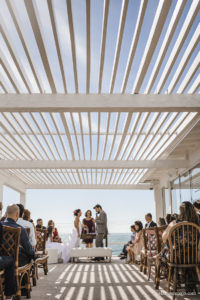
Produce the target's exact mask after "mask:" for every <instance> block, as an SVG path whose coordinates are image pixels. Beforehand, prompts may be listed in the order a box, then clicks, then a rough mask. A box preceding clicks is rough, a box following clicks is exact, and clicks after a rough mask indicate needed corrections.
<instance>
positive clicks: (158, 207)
mask: <svg viewBox="0 0 200 300" xmlns="http://www.w3.org/2000/svg"><path fill="white" fill-rule="evenodd" d="M153 189H154V201H155V212H156V221H157V222H158V219H159V217H164V197H163V190H162V187H161V186H160V184H159V183H156V184H154V186H153Z"/></svg>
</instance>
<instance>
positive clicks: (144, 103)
mask: <svg viewBox="0 0 200 300" xmlns="http://www.w3.org/2000/svg"><path fill="white" fill-rule="evenodd" d="M136 2H138V3H136ZM116 3H117V2H115V3H114V2H113V1H109V0H105V1H103V0H99V1H96V2H93V1H90V0H86V1H80V0H75V1H71V0H66V1H65V0H59V1H55V0H44V1H38V0H24V1H23V0H0V59H1V61H0V63H1V65H0V201H2V186H3V185H8V186H10V187H12V188H14V189H16V190H18V191H19V192H20V193H21V202H22V203H24V204H25V194H26V189H52V188H53V189H154V195H155V201H156V216H157V217H158V216H161V215H163V214H164V209H165V208H164V207H165V205H164V194H163V188H169V189H170V182H171V181H172V180H173V179H174V178H176V177H177V176H178V175H179V174H181V173H182V172H184V171H185V170H187V169H190V168H191V167H193V166H194V165H195V164H196V163H198V162H200V151H199V146H200V114H199V113H200V97H199V90H200V74H199V64H200V53H199V37H200V25H199V23H198V16H199V8H200V1H199V0H193V1H189V2H188V1H186V0H180V1H171V0H159V1H154V0H149V1H147V0H141V1H131V0H130V1H128V0H123V1H121V2H120V1H118V3H117V4H116ZM114 8H115V9H114ZM133 8H134V10H133ZM151 10H152V13H151V14H150V11H151ZM147 26H148V27H147ZM130 36H131V40H130ZM170 195H171V194H170ZM170 205H171V204H170Z"/></svg>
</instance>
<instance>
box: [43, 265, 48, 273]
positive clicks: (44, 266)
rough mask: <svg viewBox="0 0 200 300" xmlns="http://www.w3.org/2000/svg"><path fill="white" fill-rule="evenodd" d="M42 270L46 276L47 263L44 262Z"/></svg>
mask: <svg viewBox="0 0 200 300" xmlns="http://www.w3.org/2000/svg"><path fill="white" fill-rule="evenodd" d="M43 269H44V275H47V273H48V265H47V262H45V263H44V264H43Z"/></svg>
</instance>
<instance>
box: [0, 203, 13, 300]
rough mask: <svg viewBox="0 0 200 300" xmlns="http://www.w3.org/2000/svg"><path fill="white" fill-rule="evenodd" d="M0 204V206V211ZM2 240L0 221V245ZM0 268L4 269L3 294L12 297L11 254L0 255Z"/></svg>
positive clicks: (7, 297)
mask: <svg viewBox="0 0 200 300" xmlns="http://www.w3.org/2000/svg"><path fill="white" fill-rule="evenodd" d="M1 210H2V206H0V211H1ZM2 242H3V228H2V224H1V223H0V245H1V244H2ZM0 270H4V286H5V289H4V294H5V297H6V299H10V300H11V299H14V298H13V297H14V295H15V293H16V287H17V283H16V279H15V265H14V260H13V257H11V256H4V255H3V256H0Z"/></svg>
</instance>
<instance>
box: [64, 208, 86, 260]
mask: <svg viewBox="0 0 200 300" xmlns="http://www.w3.org/2000/svg"><path fill="white" fill-rule="evenodd" d="M73 215H74V217H75V219H74V227H73V229H72V232H71V233H70V235H69V238H68V242H67V243H66V245H65V259H64V262H68V261H69V260H70V257H71V249H72V248H78V247H79V246H80V238H81V233H82V225H81V221H80V217H81V215H82V211H81V210H80V209H79V208H78V209H75V210H74V211H73Z"/></svg>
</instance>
